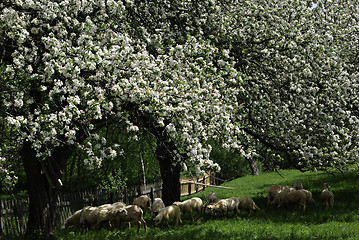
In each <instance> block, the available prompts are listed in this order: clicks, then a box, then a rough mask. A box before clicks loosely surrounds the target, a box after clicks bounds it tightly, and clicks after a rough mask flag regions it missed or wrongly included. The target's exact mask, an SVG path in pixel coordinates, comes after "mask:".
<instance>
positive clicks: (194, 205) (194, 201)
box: [173, 197, 203, 222]
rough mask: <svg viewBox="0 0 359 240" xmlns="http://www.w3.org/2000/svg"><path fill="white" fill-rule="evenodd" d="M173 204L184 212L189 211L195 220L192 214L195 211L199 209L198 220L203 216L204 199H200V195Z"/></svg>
mask: <svg viewBox="0 0 359 240" xmlns="http://www.w3.org/2000/svg"><path fill="white" fill-rule="evenodd" d="M173 204H174V205H177V206H179V208H180V210H181V212H182V213H186V212H188V213H189V214H190V216H191V219H192V221H193V222H195V220H194V219H193V216H192V212H193V211H197V218H196V220H197V219H198V218H199V217H200V216H201V212H202V207H203V202H202V199H200V198H199V197H194V198H191V199H187V200H185V201H183V202H174V203H173Z"/></svg>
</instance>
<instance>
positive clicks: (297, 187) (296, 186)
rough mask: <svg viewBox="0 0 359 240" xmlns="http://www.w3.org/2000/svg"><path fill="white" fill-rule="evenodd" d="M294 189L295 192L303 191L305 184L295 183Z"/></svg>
mask: <svg viewBox="0 0 359 240" xmlns="http://www.w3.org/2000/svg"><path fill="white" fill-rule="evenodd" d="M293 188H294V189H295V190H301V189H303V184H302V183H301V182H299V181H298V182H295V183H294V184H293Z"/></svg>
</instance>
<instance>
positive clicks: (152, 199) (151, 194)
mask: <svg viewBox="0 0 359 240" xmlns="http://www.w3.org/2000/svg"><path fill="white" fill-rule="evenodd" d="M150 198H151V201H152V202H153V201H154V195H153V187H151V192H150Z"/></svg>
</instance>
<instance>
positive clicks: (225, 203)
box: [206, 197, 240, 217]
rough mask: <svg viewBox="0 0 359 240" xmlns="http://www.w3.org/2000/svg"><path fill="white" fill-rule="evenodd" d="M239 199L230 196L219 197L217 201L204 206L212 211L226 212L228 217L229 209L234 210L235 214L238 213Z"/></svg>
mask: <svg viewBox="0 0 359 240" xmlns="http://www.w3.org/2000/svg"><path fill="white" fill-rule="evenodd" d="M239 205H240V199H239V198H237V197H231V198H227V199H221V200H219V201H218V202H217V203H215V204H213V205H208V206H207V207H206V208H207V209H209V210H211V211H212V212H218V213H220V214H224V213H225V214H226V216H227V217H228V212H229V211H234V212H235V216H237V215H238V212H239Z"/></svg>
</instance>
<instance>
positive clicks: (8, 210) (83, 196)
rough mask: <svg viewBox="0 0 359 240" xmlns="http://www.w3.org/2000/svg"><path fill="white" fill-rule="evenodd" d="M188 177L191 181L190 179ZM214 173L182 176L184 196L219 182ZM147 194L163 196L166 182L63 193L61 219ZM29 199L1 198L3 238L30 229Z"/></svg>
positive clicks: (60, 208)
mask: <svg viewBox="0 0 359 240" xmlns="http://www.w3.org/2000/svg"><path fill="white" fill-rule="evenodd" d="M188 181H191V183H189V182H188ZM214 181H215V179H214V177H213V176H212V175H210V174H206V175H205V176H203V177H196V178H195V179H193V178H190V179H181V196H188V195H191V194H194V193H197V192H200V191H203V190H204V189H205V188H206V186H204V185H199V184H195V183H193V182H198V183H203V184H215V182H214ZM143 194H147V195H149V196H150V197H151V198H152V200H153V199H154V198H156V197H161V196H162V183H161V182H158V183H154V184H148V185H146V186H143V185H142V186H132V187H128V188H124V189H117V190H116V191H102V190H96V189H94V190H87V191H80V192H74V193H64V194H60V195H59V196H58V199H57V207H58V211H57V222H58V224H59V225H60V224H62V223H63V222H64V221H65V220H66V219H67V218H68V217H69V216H70V215H71V214H72V213H74V212H75V211H77V210H78V209H81V208H83V207H84V206H88V205H92V206H98V205H101V204H104V203H113V202H117V201H123V202H125V203H126V204H130V203H132V201H133V199H134V198H135V197H137V196H139V195H143ZM28 202H29V201H28V199H8V200H1V199H0V239H2V237H3V236H19V235H23V234H24V233H25V231H26V225H27V219H28Z"/></svg>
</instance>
